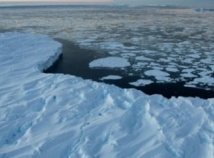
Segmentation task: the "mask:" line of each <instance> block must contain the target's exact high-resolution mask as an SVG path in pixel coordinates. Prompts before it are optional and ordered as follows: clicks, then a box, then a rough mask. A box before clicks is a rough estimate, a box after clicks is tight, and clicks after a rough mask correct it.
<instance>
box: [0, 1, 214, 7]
mask: <svg viewBox="0 0 214 158" xmlns="http://www.w3.org/2000/svg"><path fill="white" fill-rule="evenodd" d="M11 1H16V2H18V1H19V2H20V0H0V2H11ZM22 1H24V2H32V1H39V2H47V1H54V2H62V1H65V2H75V3H78V2H79V3H82V4H84V3H85V4H88V3H93V2H95V3H96V4H97V3H111V4H112V3H113V4H129V5H135V6H137V5H150V4H152V5H154V4H159V5H165V4H178V5H190V6H195V5H196V6H208V7H211V6H212V7H214V0H22Z"/></svg>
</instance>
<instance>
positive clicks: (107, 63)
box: [89, 57, 130, 68]
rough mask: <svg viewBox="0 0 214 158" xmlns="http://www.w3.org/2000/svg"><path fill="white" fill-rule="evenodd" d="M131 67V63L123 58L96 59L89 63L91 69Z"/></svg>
mask: <svg viewBox="0 0 214 158" xmlns="http://www.w3.org/2000/svg"><path fill="white" fill-rule="evenodd" d="M127 66H130V63H129V62H128V60H127V59H123V58H121V57H106V58H100V59H96V60H94V61H92V62H90V63H89V67H90V68H94V67H104V68H123V67H127Z"/></svg>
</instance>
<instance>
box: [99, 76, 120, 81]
mask: <svg viewBox="0 0 214 158" xmlns="http://www.w3.org/2000/svg"><path fill="white" fill-rule="evenodd" d="M121 78H122V77H121V76H117V75H109V76H105V77H102V78H101V79H100V80H119V79H121Z"/></svg>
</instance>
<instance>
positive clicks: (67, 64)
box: [45, 39, 214, 99]
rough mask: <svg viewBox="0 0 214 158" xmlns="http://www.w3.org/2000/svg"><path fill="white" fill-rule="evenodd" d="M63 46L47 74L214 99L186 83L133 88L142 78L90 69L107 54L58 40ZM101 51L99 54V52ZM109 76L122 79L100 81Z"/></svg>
mask: <svg viewBox="0 0 214 158" xmlns="http://www.w3.org/2000/svg"><path fill="white" fill-rule="evenodd" d="M56 40H57V41H59V42H61V43H62V44H63V54H62V56H61V58H60V59H59V60H58V61H56V63H55V64H54V65H53V66H52V67H50V68H48V69H47V70H45V73H63V74H71V75H74V76H78V77H82V78H84V79H91V80H93V81H98V82H105V83H107V84H114V85H116V86H118V87H121V88H135V89H138V90H141V91H143V92H144V93H146V94H149V95H152V94H161V95H163V96H165V97H167V98H171V97H172V96H174V97H178V96H184V97H200V98H205V99H207V98H214V91H210V90H209V91H208V90H203V89H198V88H191V87H184V84H185V82H179V83H152V84H150V85H146V86H140V87H136V86H132V85H130V84H129V83H130V82H134V81H136V80H137V79H140V76H127V75H125V73H124V70H121V69H90V68H89V63H90V62H91V61H93V60H95V59H98V58H102V57H106V55H107V52H101V50H97V51H95V50H90V49H83V48H80V47H79V46H77V45H75V44H74V43H72V42H70V41H66V40H62V39H56ZM98 51H99V52H98ZM108 75H119V76H122V77H123V78H122V79H119V80H104V81H100V80H99V79H100V78H102V77H105V76H108Z"/></svg>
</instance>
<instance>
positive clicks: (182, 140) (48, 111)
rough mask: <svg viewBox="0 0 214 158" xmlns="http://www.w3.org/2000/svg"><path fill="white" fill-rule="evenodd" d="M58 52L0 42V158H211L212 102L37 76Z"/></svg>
mask: <svg viewBox="0 0 214 158" xmlns="http://www.w3.org/2000/svg"><path fill="white" fill-rule="evenodd" d="M20 39H21V40H20ZM61 49H62V45H61V44H60V43H58V42H56V41H54V40H52V39H51V38H49V37H48V36H46V35H39V34H24V33H4V34H0V67H1V71H0V76H1V78H0V85H1V86H0V98H1V99H0V157H4V158H11V157H16V158H24V157H26V158H27V157H34V158H36V157H38V158H44V157H53V158H59V157H70V158H78V157H102V158H109V157H111V158H125V157H129V158H130V157H132V158H148V157H156V158H181V157H182V158H190V157H194V158H213V157H214V130H213V129H214V99H207V100H203V99H199V98H182V97H179V98H171V99H166V98H164V97H162V96H160V95H153V96H148V95H145V94H144V93H142V92H140V91H137V90H134V89H129V90H127V89H120V88H118V87H115V86H112V85H106V84H102V83H97V82H92V81H90V80H83V79H81V78H78V77H75V76H71V75H63V74H44V73H42V71H43V70H44V69H46V68H47V67H49V66H50V65H51V64H53V62H54V61H55V60H56V59H57V58H58V57H59V55H60V53H61V52H62V50H61Z"/></svg>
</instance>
